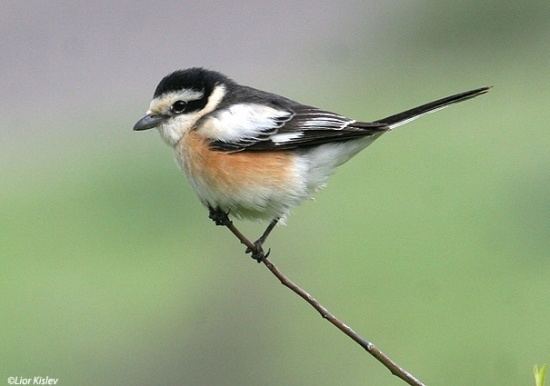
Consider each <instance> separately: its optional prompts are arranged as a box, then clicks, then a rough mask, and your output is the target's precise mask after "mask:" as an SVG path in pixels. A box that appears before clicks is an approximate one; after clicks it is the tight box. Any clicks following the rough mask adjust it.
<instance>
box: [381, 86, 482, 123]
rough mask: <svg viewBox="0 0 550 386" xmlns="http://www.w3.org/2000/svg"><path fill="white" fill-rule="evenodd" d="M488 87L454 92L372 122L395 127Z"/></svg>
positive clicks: (474, 95) (479, 93)
mask: <svg viewBox="0 0 550 386" xmlns="http://www.w3.org/2000/svg"><path fill="white" fill-rule="evenodd" d="M489 89H490V87H481V88H478V89H475V90H471V91H466V92H461V93H460V94H455V95H451V96H448V97H447V98H442V99H438V100H436V101H433V102H430V103H426V104H424V105H422V106H418V107H415V108H412V109H410V110H407V111H403V112H402V113H399V114H395V115H390V116H389V117H386V118H382V119H379V120H378V121H375V122H374V123H383V124H386V125H387V126H388V127H389V128H390V129H393V128H395V127H398V126H401V125H404V124H405V123H408V122H410V121H412V120H415V119H416V118H418V117H420V116H421V115H424V114H427V113H431V112H434V111H437V110H440V109H442V108H444V107H447V106H449V105H451V104H453V103H458V102H462V101H465V100H468V99H471V98H475V97H476V96H478V95H482V94H485V93H486V92H488V91H489Z"/></svg>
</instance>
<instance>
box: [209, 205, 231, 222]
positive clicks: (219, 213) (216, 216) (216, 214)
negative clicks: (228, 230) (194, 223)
mask: <svg viewBox="0 0 550 386" xmlns="http://www.w3.org/2000/svg"><path fill="white" fill-rule="evenodd" d="M208 210H209V211H210V213H209V214H208V217H209V218H210V220H212V221H214V223H216V225H223V226H226V225H229V224H231V220H230V219H229V216H228V215H229V212H224V211H223V210H221V209H220V208H216V209H214V208H212V207H209V208H208Z"/></svg>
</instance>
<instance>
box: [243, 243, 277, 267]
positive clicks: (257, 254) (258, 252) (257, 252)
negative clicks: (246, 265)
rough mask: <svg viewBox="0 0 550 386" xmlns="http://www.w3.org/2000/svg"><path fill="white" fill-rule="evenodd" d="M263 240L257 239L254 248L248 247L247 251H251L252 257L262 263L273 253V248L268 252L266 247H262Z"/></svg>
mask: <svg viewBox="0 0 550 386" xmlns="http://www.w3.org/2000/svg"><path fill="white" fill-rule="evenodd" d="M262 244H263V241H262V240H257V241H255V242H254V248H250V247H248V248H246V251H245V253H250V254H251V257H252V258H253V259H254V260H256V261H257V262H258V263H261V262H262V261H264V259H265V258H267V257H268V256H269V254H270V253H271V248H269V249H268V250H267V253H266V252H264V249H263V248H262Z"/></svg>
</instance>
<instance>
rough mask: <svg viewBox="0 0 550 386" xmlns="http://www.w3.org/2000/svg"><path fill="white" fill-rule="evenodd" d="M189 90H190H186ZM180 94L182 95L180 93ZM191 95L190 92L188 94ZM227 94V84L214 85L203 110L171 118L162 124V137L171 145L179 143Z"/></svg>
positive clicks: (160, 129)
mask: <svg viewBox="0 0 550 386" xmlns="http://www.w3.org/2000/svg"><path fill="white" fill-rule="evenodd" d="M186 91H188V90H186ZM178 95H181V93H179V94H178ZM188 95H189V94H188ZM224 95H225V86H223V85H218V86H216V87H214V90H213V91H212V94H210V96H209V97H208V102H207V103H206V106H204V107H203V108H202V110H199V111H194V112H190V113H187V114H180V115H176V116H175V117H172V118H169V119H168V120H166V122H164V123H163V124H162V125H161V126H159V132H160V135H161V136H162V138H163V139H164V140H165V141H166V143H168V144H169V145H171V146H174V145H175V144H177V143H178V142H179V141H180V139H181V138H182V137H183V135H184V134H185V133H187V132H188V131H189V130H191V129H192V128H193V127H195V124H196V123H197V122H198V120H199V119H201V118H202V117H203V116H205V115H206V114H208V113H211V112H212V111H214V110H215V109H216V107H217V106H218V105H219V104H220V102H221V101H222V99H223V97H224ZM201 96H202V94H201Z"/></svg>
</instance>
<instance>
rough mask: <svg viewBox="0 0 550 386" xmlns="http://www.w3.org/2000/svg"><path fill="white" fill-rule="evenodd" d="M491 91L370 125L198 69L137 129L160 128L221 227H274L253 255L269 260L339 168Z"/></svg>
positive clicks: (170, 85) (173, 80)
mask: <svg viewBox="0 0 550 386" xmlns="http://www.w3.org/2000/svg"><path fill="white" fill-rule="evenodd" d="M488 90H489V88H488V87H482V88H478V89H475V90H471V91H466V92H463V93H460V94H455V95H452V96H449V97H447V98H443V99H439V100H436V101H434V102H430V103H427V104H424V105H422V106H419V107H415V108H413V109H410V110H407V111H404V112H401V113H399V114H395V115H391V116H389V117H386V118H382V119H379V120H376V121H373V122H361V121H356V120H354V119H350V118H347V117H345V116H343V115H340V114H336V113H332V112H329V111H326V110H322V109H319V108H317V107H313V106H308V105H304V104H301V103H299V102H295V101H293V100H290V99H288V98H285V97H282V96H279V95H276V94H272V93H269V92H265V91H260V90H257V89H254V88H252V87H248V86H243V85H240V84H238V83H236V82H234V81H233V80H231V79H229V78H228V77H226V76H224V75H223V74H221V73H219V72H215V71H209V70H206V69H203V68H190V69H186V70H180V71H175V72H173V73H171V74H169V75H167V76H166V77H164V78H163V79H162V80H161V81H160V83H159V84H158V86H157V88H156V90H155V93H154V96H153V100H152V101H151V104H150V106H149V110H148V111H147V113H146V115H145V116H144V117H143V118H141V119H140V120H139V121H138V122H137V123H136V124H135V126H134V130H147V129H152V128H156V129H158V131H159V132H160V135H161V137H162V138H163V139H164V140H165V141H166V142H167V143H168V144H169V145H170V146H172V147H173V148H174V151H175V154H176V159H177V160H178V162H179V164H180V166H181V168H182V170H183V171H184V173H185V174H186V176H187V178H188V179H189V182H190V183H191V186H192V187H193V189H194V190H195V192H196V193H197V195H198V196H199V199H200V200H201V202H202V203H203V204H204V205H205V206H206V207H207V208H208V209H209V210H210V218H212V219H213V220H214V221H215V222H216V224H218V225H227V224H228V222H229V221H230V220H229V218H228V216H227V215H228V214H231V215H232V216H235V217H237V218H249V219H262V220H269V221H271V222H270V224H269V226H268V227H267V229H266V231H265V232H264V234H263V235H262V237H260V238H259V239H258V240H257V241H256V243H255V246H256V248H255V250H252V251H250V250H248V252H252V256H253V257H254V258H255V259H257V260H258V261H260V260H261V259H263V257H264V256H265V254H264V252H263V249H262V244H263V242H264V241H265V239H266V238H267V236H268V235H269V233H270V232H271V230H272V229H273V227H274V226H275V225H276V223H277V222H278V221H279V220H281V219H284V218H285V217H286V216H287V215H288V213H289V211H290V210H291V209H292V208H293V207H295V206H297V205H298V204H300V203H301V202H302V201H304V200H305V199H308V198H311V197H312V195H313V194H314V193H315V192H316V191H318V190H319V189H321V188H322V187H324V186H325V185H326V183H327V179H328V178H329V176H330V175H331V173H332V172H333V171H334V169H335V168H336V167H337V166H339V165H341V164H343V163H344V162H346V161H348V160H349V159H350V158H351V157H353V156H354V155H355V154H357V153H358V152H359V151H361V150H363V149H364V148H365V147H367V146H368V145H369V144H370V143H372V142H373V141H374V140H375V139H376V138H378V137H380V136H381V135H382V134H384V133H385V132H387V131H390V130H391V129H393V128H396V127H398V126H401V125H403V124H405V123H408V122H410V121H412V120H413V119H416V118H418V117H419V116H421V115H423V114H426V113H429V112H433V111H436V110H439V109H441V108H443V107H446V106H448V105H450V104H452V103H457V102H461V101H464V100H467V99H470V98H473V97H476V96H478V95H481V94H484V93H486V92H487V91H488Z"/></svg>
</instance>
